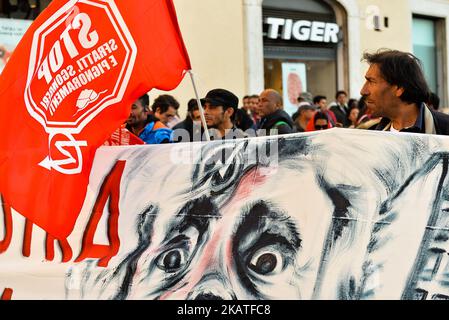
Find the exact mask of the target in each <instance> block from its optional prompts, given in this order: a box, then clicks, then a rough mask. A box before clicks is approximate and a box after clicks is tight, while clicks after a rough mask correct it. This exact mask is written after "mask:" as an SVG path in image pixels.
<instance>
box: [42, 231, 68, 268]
mask: <svg viewBox="0 0 449 320" xmlns="http://www.w3.org/2000/svg"><path fill="white" fill-rule="evenodd" d="M55 240H56V239H55V238H54V237H52V236H51V235H49V234H48V233H47V238H46V239H45V259H47V260H48V261H53V259H54V258H55ZM58 244H59V247H60V248H61V252H62V262H63V263H66V262H69V261H70V259H72V257H73V251H72V248H71V247H70V244H69V242H68V241H67V239H63V240H58Z"/></svg>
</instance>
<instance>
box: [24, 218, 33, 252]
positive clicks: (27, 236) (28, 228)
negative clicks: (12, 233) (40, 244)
mask: <svg viewBox="0 0 449 320" xmlns="http://www.w3.org/2000/svg"><path fill="white" fill-rule="evenodd" d="M32 234H33V223H32V222H31V221H30V220H28V219H26V221H25V230H24V232H23V245H22V255H23V256H24V257H29V256H30V253H31V238H32Z"/></svg>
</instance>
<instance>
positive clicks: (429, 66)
mask: <svg viewBox="0 0 449 320" xmlns="http://www.w3.org/2000/svg"><path fill="white" fill-rule="evenodd" d="M412 33H413V53H414V54H415V55H416V56H417V57H418V58H419V59H420V60H421V62H422V66H423V69H424V74H425V76H426V80H427V83H428V85H429V87H430V90H432V91H433V92H438V74H437V72H438V66H437V41H436V24H435V21H434V20H432V19H426V18H421V17H413V32H412Z"/></svg>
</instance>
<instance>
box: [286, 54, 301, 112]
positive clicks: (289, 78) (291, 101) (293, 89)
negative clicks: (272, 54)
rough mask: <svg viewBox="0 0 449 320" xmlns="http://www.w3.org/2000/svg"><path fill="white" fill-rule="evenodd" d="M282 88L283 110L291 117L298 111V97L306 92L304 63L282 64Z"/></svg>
mask: <svg viewBox="0 0 449 320" xmlns="http://www.w3.org/2000/svg"><path fill="white" fill-rule="evenodd" d="M282 88H283V92H284V95H283V98H284V110H285V111H286V112H287V113H288V114H289V115H292V114H293V113H295V112H296V111H297V110H298V100H297V99H298V97H299V95H300V94H301V93H302V92H305V91H307V78H306V65H305V64H304V63H282Z"/></svg>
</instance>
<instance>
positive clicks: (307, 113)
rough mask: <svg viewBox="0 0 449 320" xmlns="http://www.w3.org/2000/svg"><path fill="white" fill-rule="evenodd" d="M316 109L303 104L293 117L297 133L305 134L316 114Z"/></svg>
mask: <svg viewBox="0 0 449 320" xmlns="http://www.w3.org/2000/svg"><path fill="white" fill-rule="evenodd" d="M316 111H317V110H316V108H315V107H314V106H312V105H311V104H303V105H301V106H300V107H299V108H298V111H297V112H295V113H294V114H293V116H292V118H293V121H294V123H295V129H296V132H305V131H306V128H307V124H308V123H309V121H310V120H311V119H312V118H313V116H314V115H315V113H316Z"/></svg>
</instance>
